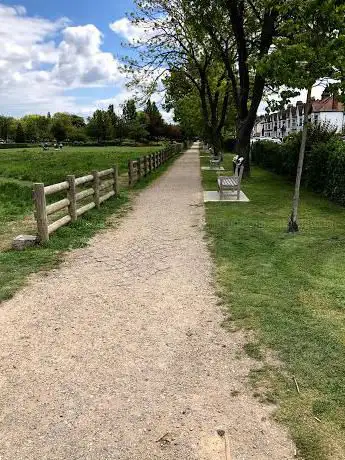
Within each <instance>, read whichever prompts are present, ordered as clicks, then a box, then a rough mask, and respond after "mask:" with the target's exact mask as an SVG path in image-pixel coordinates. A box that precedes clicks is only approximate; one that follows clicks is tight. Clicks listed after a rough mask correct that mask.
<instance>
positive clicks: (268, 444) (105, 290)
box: [0, 148, 293, 460]
mask: <svg viewBox="0 0 345 460" xmlns="http://www.w3.org/2000/svg"><path fill="white" fill-rule="evenodd" d="M201 196H202V192H201V185H200V173H199V158H198V152H197V150H196V148H194V149H191V150H189V151H188V152H187V153H186V154H185V155H184V156H182V157H181V158H180V159H178V160H177V161H176V162H175V164H174V165H173V166H172V167H171V168H170V170H169V171H168V172H167V173H166V174H164V175H163V176H162V177H161V178H160V179H158V180H157V181H156V182H155V183H153V184H152V185H151V186H149V187H148V188H147V189H146V190H144V191H143V192H141V193H140V195H139V197H138V198H137V199H136V201H135V205H134V210H133V211H131V212H130V213H129V214H128V215H127V216H126V217H125V218H124V219H123V221H122V222H121V224H120V225H119V227H118V228H117V229H112V230H108V231H106V232H104V233H100V234H99V235H98V236H96V237H95V238H94V239H93V240H92V241H91V244H90V246H89V247H87V248H86V249H81V250H77V251H73V252H72V253H70V254H69V255H68V256H67V259H66V261H65V263H64V264H63V265H62V266H61V268H60V269H58V270H53V271H52V272H50V273H49V274H48V276H43V275H39V276H36V277H35V278H34V279H33V281H32V282H31V283H30V286H28V287H27V288H25V289H23V290H22V291H21V292H19V293H18V294H17V295H16V296H15V297H14V298H13V299H12V300H10V301H8V302H6V303H5V304H3V305H2V306H1V307H0V308H1V309H0V365H1V374H0V459H1V460H24V459H25V460H27V459H30V460H43V459H47V460H55V459H59V460H61V459H66V460H77V459H82V460H112V459H119V460H152V459H167V460H168V459H169V460H218V459H219V460H230V459H231V460H247V459H256V460H265V459H270V460H282V459H291V458H293V446H292V443H291V441H290V440H289V438H288V436H287V434H286V432H285V431H284V430H283V428H282V427H280V426H279V425H277V424H275V423H273V422H272V420H271V419H270V410H271V409H270V407H269V406H267V405H262V404H260V403H259V402H258V401H257V400H256V399H255V398H253V397H252V391H251V390H250V388H249V387H248V386H247V384H246V382H247V375H248V372H249V370H250V369H251V367H252V366H253V362H252V361H251V360H250V359H249V358H246V357H245V356H244V354H243V353H242V345H243V343H244V337H243V335H242V333H239V332H237V333H229V332H226V331H225V330H224V329H223V328H222V327H221V322H222V320H223V315H222V312H221V307H220V306H219V304H217V298H216V295H215V290H214V286H213V280H212V262H211V259H210V255H209V253H208V251H207V247H206V243H205V241H204V239H203V231H202V229H203V224H204V209H203V206H202V205H201ZM239 352H240V353H241V356H242V357H241V358H240V359H239ZM217 430H224V432H225V435H224V436H220V435H222V434H223V432H222V431H219V433H220V435H219V434H218V433H217Z"/></svg>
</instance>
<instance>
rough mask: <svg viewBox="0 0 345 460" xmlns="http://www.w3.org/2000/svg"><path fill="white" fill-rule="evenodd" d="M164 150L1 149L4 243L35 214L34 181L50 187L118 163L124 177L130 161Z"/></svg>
mask: <svg viewBox="0 0 345 460" xmlns="http://www.w3.org/2000/svg"><path fill="white" fill-rule="evenodd" d="M160 148H162V146H150V147H65V148H64V149H63V150H61V151H60V150H59V151H55V150H53V149H50V150H48V151H45V152H44V151H43V150H42V149H41V148H30V149H3V150H0V222H1V224H2V225H1V228H0V240H1V239H2V240H3V242H5V240H8V239H10V238H11V237H12V236H13V235H12V234H13V231H14V232H15V231H16V229H15V227H16V225H15V222H17V223H18V225H19V226H20V228H24V229H25V227H26V226H27V221H25V222H24V223H22V222H20V221H21V220H22V219H23V218H24V216H26V215H27V214H31V213H32V206H33V205H32V197H31V189H32V183H33V182H43V183H44V184H45V185H50V184H54V183H56V182H61V181H63V180H65V178H66V176H67V175H68V174H74V175H76V176H77V177H78V176H82V175H84V174H87V173H90V172H91V171H92V170H94V169H97V170H102V169H107V168H111V167H112V166H113V165H114V164H117V165H118V166H119V172H120V174H123V173H125V172H126V170H127V164H128V160H129V159H131V158H137V157H139V156H143V155H147V154H148V153H153V152H156V151H158V150H159V149H160ZM29 230H31V228H29ZM3 244H5V243H3ZM6 244H7V243H6ZM1 247H3V245H2V244H1V241H0V249H1Z"/></svg>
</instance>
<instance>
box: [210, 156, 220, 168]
mask: <svg viewBox="0 0 345 460" xmlns="http://www.w3.org/2000/svg"><path fill="white" fill-rule="evenodd" d="M221 161H222V158H221V157H211V158H210V168H215V167H218V168H219V166H220V163H221Z"/></svg>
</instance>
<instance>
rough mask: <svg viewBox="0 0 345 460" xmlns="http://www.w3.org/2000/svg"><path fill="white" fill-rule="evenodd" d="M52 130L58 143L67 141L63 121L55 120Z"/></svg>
mask: <svg viewBox="0 0 345 460" xmlns="http://www.w3.org/2000/svg"><path fill="white" fill-rule="evenodd" d="M50 129H51V133H52V135H53V136H54V138H55V139H56V141H57V142H62V141H64V140H65V139H66V137H67V129H66V126H65V125H64V123H63V122H62V120H61V119H59V118H56V119H54V120H53V122H52V125H51V128H50Z"/></svg>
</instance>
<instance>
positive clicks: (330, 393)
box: [201, 157, 345, 460]
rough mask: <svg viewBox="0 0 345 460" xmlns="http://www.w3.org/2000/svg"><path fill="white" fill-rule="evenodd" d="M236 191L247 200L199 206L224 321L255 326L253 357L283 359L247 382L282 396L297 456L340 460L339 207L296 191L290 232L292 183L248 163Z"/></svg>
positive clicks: (344, 437)
mask: <svg viewBox="0 0 345 460" xmlns="http://www.w3.org/2000/svg"><path fill="white" fill-rule="evenodd" d="M201 161H202V163H203V164H206V162H207V160H206V159H202V160H201ZM225 164H226V166H227V167H226V169H227V170H231V159H230V157H228V158H226V160H225ZM203 184H204V188H205V189H206V190H216V172H203ZM243 190H244V192H245V193H246V194H247V196H248V197H249V199H250V200H251V201H250V203H207V204H206V217H207V232H208V235H209V236H210V246H211V248H212V250H213V253H214V257H215V260H216V266H217V273H218V281H219V286H220V291H221V295H222V298H223V300H224V302H225V304H226V305H227V307H228V311H229V318H228V319H227V320H226V321H225V326H227V327H229V329H232V328H234V327H244V328H247V329H250V330H254V331H255V339H254V340H253V342H252V343H249V344H247V346H246V347H245V349H246V351H247V352H248V353H249V354H250V355H252V356H253V357H256V358H258V357H260V355H262V356H265V350H267V349H271V350H274V351H275V352H276V354H277V357H278V358H279V359H280V361H281V363H282V367H281V368H279V366H278V367H277V365H273V364H269V363H270V360H268V361H267V362H266V364H265V365H264V367H263V369H262V370H261V371H260V372H256V373H253V376H252V377H253V382H256V385H258V388H259V389H260V388H261V390H262V391H261V397H262V398H263V400H266V401H277V402H278V403H279V410H278V413H277V418H278V419H279V420H281V421H282V422H284V423H285V424H287V425H288V426H289V428H290V431H291V433H292V435H293V437H294V440H295V442H296V443H297V447H298V451H299V454H300V455H301V457H302V458H304V459H306V460H325V459H332V460H334V459H344V458H345V257H344V255H345V209H344V208H341V207H339V206H337V205H335V204H332V203H331V202H329V201H327V200H326V199H324V198H323V197H321V196H318V195H316V194H313V193H310V192H307V191H303V192H302V198H301V207H300V228H301V231H300V233H299V234H296V235H290V234H287V233H286V227H287V220H288V216H289V212H290V206H291V200H292V193H293V187H292V184H290V183H288V182H287V181H286V180H285V179H284V178H281V177H279V176H276V175H274V174H271V173H269V172H266V171H263V170H261V169H258V168H253V171H252V176H251V178H250V179H246V180H245V181H244V183H243ZM264 361H265V360H264ZM293 376H295V378H296V380H297V382H298V384H299V387H300V394H298V392H297V390H296V386H295V383H294V380H293ZM263 388H266V390H263ZM256 394H258V393H257V392H256Z"/></svg>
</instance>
